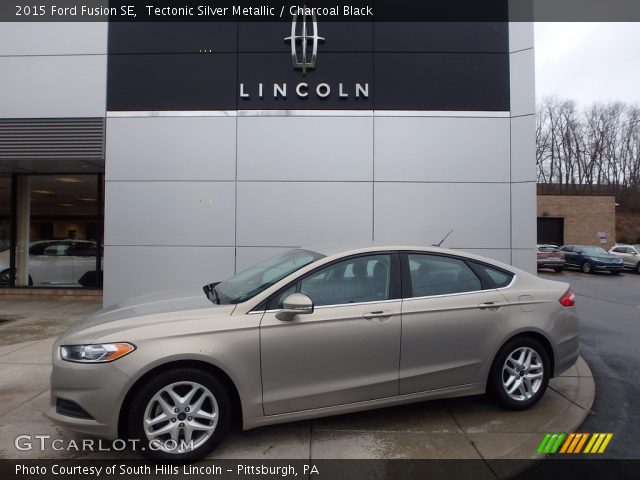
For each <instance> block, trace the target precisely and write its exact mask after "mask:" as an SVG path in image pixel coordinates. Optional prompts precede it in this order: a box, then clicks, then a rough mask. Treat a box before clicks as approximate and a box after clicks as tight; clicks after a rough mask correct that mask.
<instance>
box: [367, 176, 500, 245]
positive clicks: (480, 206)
mask: <svg viewBox="0 0 640 480" xmlns="http://www.w3.org/2000/svg"><path fill="white" fill-rule="evenodd" d="M450 229H454V232H453V233H452V234H451V235H450V236H449V238H448V239H447V242H446V244H445V245H446V246H448V247H451V248H509V247H510V232H509V184H460V183H458V184H455V183H450V184H447V183H377V184H376V187H375V240H376V241H381V242H398V241H399V242H401V243H416V244H418V245H430V244H432V243H436V242H439V241H440V240H441V239H442V237H444V236H445V235H446V234H447V232H448V231H449V230H450Z"/></svg>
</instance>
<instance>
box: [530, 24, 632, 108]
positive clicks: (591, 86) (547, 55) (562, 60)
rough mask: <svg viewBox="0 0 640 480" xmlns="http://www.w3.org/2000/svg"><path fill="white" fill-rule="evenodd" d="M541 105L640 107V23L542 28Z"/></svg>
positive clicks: (538, 35)
mask: <svg viewBox="0 0 640 480" xmlns="http://www.w3.org/2000/svg"><path fill="white" fill-rule="evenodd" d="M535 53H536V99H537V100H540V99H541V98H542V97H544V96H546V95H558V96H560V97H565V98H571V99H573V100H575V101H576V102H577V103H578V105H579V106H581V107H584V106H586V105H589V104H591V103H593V102H608V101H610V100H621V101H624V102H627V103H638V104H640V23H559V22H554V23H536V24H535Z"/></svg>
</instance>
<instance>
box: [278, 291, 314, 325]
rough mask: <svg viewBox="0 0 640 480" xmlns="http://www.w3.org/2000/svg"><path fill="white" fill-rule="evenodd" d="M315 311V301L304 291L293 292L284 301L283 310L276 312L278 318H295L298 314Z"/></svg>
mask: <svg viewBox="0 0 640 480" xmlns="http://www.w3.org/2000/svg"><path fill="white" fill-rule="evenodd" d="M309 313H313V302H312V301H311V299H310V298H309V297H307V296H306V295H305V294H303V293H292V294H291V295H289V296H288V297H287V298H285V299H284V301H283V302H282V310H281V311H279V312H278V313H276V318H277V319H278V320H285V321H287V320H293V317H295V316H296V315H305V314H309Z"/></svg>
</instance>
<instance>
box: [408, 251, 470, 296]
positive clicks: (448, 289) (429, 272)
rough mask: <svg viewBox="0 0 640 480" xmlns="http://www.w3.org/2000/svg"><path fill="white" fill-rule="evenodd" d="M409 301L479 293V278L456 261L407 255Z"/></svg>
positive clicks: (453, 259)
mask: <svg viewBox="0 0 640 480" xmlns="http://www.w3.org/2000/svg"><path fill="white" fill-rule="evenodd" d="M407 259H408V263H409V274H410V278H411V295H410V296H411V297H429V296H433V295H450V294H454V293H464V292H475V291H479V290H482V284H481V282H480V279H479V278H478V276H477V275H476V274H475V273H474V272H473V271H472V270H471V269H470V268H469V267H468V266H467V264H466V263H465V262H464V261H462V260H460V259H457V258H451V257H445V256H441V255H429V254H414V253H410V254H408V255H407Z"/></svg>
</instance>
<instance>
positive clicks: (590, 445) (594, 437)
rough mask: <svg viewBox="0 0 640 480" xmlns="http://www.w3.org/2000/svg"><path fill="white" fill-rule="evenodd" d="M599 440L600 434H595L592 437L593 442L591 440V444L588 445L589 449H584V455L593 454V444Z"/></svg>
mask: <svg viewBox="0 0 640 480" xmlns="http://www.w3.org/2000/svg"><path fill="white" fill-rule="evenodd" d="M597 439H598V434H597V433H594V434H593V435H592V436H591V440H589V443H587V448H585V449H584V453H591V447H593V444H594V443H596V440H597Z"/></svg>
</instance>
